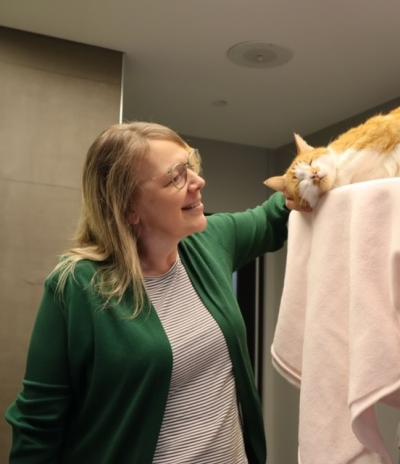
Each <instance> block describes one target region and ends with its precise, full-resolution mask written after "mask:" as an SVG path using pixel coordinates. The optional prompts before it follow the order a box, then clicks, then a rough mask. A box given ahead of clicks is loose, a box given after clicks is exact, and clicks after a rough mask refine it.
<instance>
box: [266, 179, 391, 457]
mask: <svg viewBox="0 0 400 464" xmlns="http://www.w3.org/2000/svg"><path fill="white" fill-rule="evenodd" d="M271 353H272V360H273V364H274V366H275V368H276V369H277V370H278V371H279V372H280V373H281V374H282V375H283V376H284V377H285V378H286V379H287V380H289V381H290V382H292V383H293V384H294V385H296V386H298V387H299V388H300V411H299V463H301V464H350V463H351V464H393V461H392V459H391V456H390V454H389V452H388V450H387V449H386V448H385V445H384V443H383V439H382V436H381V433H380V431H379V426H378V423H377V419H376V414H375V405H376V404H377V403H378V402H379V401H383V402H386V403H387V404H389V405H391V406H393V407H395V408H398V409H399V408H400V179H399V178H393V179H379V180H372V181H368V182H362V183H358V184H352V185H346V186H343V187H339V188H337V189H334V190H332V191H330V192H328V193H327V194H326V195H324V196H323V197H322V198H321V199H320V201H319V204H318V205H317V207H316V208H315V210H314V211H313V212H312V213H300V212H297V211H294V212H292V213H291V214H290V219H289V238H288V253H287V262H286V272H285V280H284V288H283V294H282V299H281V305H280V311H279V317H278V321H277V326H276V329H275V334H274V339H273V344H272V347H271ZM395 433H396V431H395V430H394V431H393V437H394V436H395Z"/></svg>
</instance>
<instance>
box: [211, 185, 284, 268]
mask: <svg viewBox="0 0 400 464" xmlns="http://www.w3.org/2000/svg"><path fill="white" fill-rule="evenodd" d="M289 213H290V211H289V210H288V209H287V208H286V206H285V197H284V196H283V195H282V194H281V193H275V194H273V195H272V196H271V197H270V198H269V199H268V200H267V201H265V202H264V203H263V204H262V205H260V206H257V207H256V208H253V209H249V210H247V211H244V212H240V213H221V214H215V215H213V216H211V217H210V218H209V227H208V232H207V233H208V235H209V236H210V237H212V240H213V241H215V242H216V244H217V246H218V247H221V248H223V249H224V250H225V252H226V253H227V255H228V256H230V257H231V259H232V270H236V269H239V268H240V267H242V266H243V265H245V264H246V263H248V262H249V261H251V260H252V259H254V258H256V257H257V256H260V255H262V254H264V253H266V252H268V251H275V250H278V249H279V248H281V247H282V246H283V244H284V243H285V240H286V238H287V220H288V216H289Z"/></svg>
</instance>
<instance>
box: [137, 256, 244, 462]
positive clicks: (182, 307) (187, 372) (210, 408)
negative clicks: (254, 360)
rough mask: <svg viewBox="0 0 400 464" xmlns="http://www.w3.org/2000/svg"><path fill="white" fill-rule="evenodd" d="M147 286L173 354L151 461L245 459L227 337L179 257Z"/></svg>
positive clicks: (150, 280)
mask: <svg viewBox="0 0 400 464" xmlns="http://www.w3.org/2000/svg"><path fill="white" fill-rule="evenodd" d="M145 286H146V291H147V293H148V295H149V297H150V300H151V302H152V303H153V306H154V307H155V308H156V311H157V314H158V316H159V318H160V321H161V323H162V325H163V327H164V330H165V332H166V334H167V336H168V339H169V342H170V344H171V348H172V353H173V368H172V378H171V385H170V390H169V394H168V401H167V405H166V409H165V413H164V418H163V422H162V426H161V430H160V434H159V437H158V443H157V448H156V451H155V455H154V459H153V464H226V463H229V464H247V462H248V461H247V458H246V455H245V450H244V444H243V435H242V430H241V425H240V419H239V412H238V405H237V399H236V389H235V383H234V378H233V373H232V364H231V360H230V357H229V353H228V348H227V345H226V342H225V338H224V336H223V334H222V332H221V330H220V328H219V326H218V324H217V323H216V322H215V320H214V318H213V317H212V316H211V315H210V313H209V312H208V310H207V309H206V308H205V306H204V304H203V303H202V301H201V300H200V298H199V296H198V295H197V293H196V291H195V290H194V288H193V286H192V284H191V282H190V279H189V277H188V275H187V273H186V270H185V268H184V266H183V264H182V263H181V261H180V260H179V259H178V261H177V262H176V264H175V265H174V266H173V267H172V268H171V269H170V270H169V271H168V272H167V273H166V274H164V275H162V276H158V277H146V278H145Z"/></svg>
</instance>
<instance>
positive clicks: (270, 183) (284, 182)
mask: <svg viewBox="0 0 400 464" xmlns="http://www.w3.org/2000/svg"><path fill="white" fill-rule="evenodd" d="M295 139H296V145H297V150H298V153H297V156H296V157H295V159H294V160H293V162H292V164H291V165H290V166H289V168H288V170H287V171H286V173H285V174H284V175H283V176H277V177H270V178H269V179H267V180H266V181H265V182H264V183H265V185H266V186H267V187H270V188H272V189H273V190H278V191H281V192H284V193H285V195H286V196H287V197H288V198H291V199H292V200H293V201H294V202H295V204H296V206H297V207H298V208H300V209H301V208H305V207H308V206H310V207H311V208H314V207H315V205H316V204H317V202H318V199H319V197H320V196H321V195H322V194H324V193H325V192H327V191H328V190H330V189H331V188H332V187H333V185H334V181H335V177H336V166H335V161H336V160H335V157H334V155H331V154H329V152H328V151H327V150H326V148H313V147H310V146H309V145H308V144H307V143H306V142H304V140H303V139H301V137H299V136H298V135H295Z"/></svg>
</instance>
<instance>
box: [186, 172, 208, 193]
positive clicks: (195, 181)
mask: <svg viewBox="0 0 400 464" xmlns="http://www.w3.org/2000/svg"><path fill="white" fill-rule="evenodd" d="M188 176H189V179H188V182H189V185H188V188H189V189H192V190H197V189H199V190H201V189H203V188H204V186H205V185H206V181H205V180H204V178H203V177H201V176H200V174H196V173H195V172H194V171H188Z"/></svg>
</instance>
